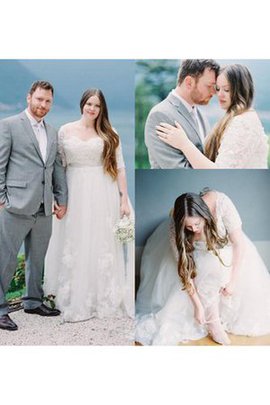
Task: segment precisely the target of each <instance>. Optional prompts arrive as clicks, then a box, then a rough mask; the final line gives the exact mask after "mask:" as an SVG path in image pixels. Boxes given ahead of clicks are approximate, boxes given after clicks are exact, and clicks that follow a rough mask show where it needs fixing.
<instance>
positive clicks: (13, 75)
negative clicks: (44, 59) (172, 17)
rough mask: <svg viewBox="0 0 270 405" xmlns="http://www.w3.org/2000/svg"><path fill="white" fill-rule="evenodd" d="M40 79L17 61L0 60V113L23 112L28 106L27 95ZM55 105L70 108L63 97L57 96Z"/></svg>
mask: <svg viewBox="0 0 270 405" xmlns="http://www.w3.org/2000/svg"><path fill="white" fill-rule="evenodd" d="M39 79H40V77H39V76H38V75H37V74H35V73H33V72H31V71H30V70H29V69H27V68H26V67H25V66H24V65H23V64H22V63H20V62H19V61H16V60H0V111H1V110H2V111H16V110H21V109H23V108H24V107H25V105H26V101H25V98H26V95H27V92H28V90H29V88H30V86H31V84H32V83H33V82H34V81H35V80H39ZM55 105H56V106H57V107H61V108H70V104H69V103H68V102H67V101H66V100H65V99H64V98H63V97H61V95H56V96H55Z"/></svg>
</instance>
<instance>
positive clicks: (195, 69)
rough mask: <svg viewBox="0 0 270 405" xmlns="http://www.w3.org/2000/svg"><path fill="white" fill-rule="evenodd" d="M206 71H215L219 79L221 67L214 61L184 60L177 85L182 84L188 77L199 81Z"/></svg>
mask: <svg viewBox="0 0 270 405" xmlns="http://www.w3.org/2000/svg"><path fill="white" fill-rule="evenodd" d="M205 69H210V70H213V71H214V72H215V75H216V77H217V75H218V73H219V69H220V66H219V64H218V63H217V62H216V61H214V59H184V60H183V61H182V63H181V66H180V68H179V71H178V77H177V85H178V86H179V85H180V84H182V83H183V81H184V80H185V78H186V77H187V76H192V77H195V78H196V79H199V77H200V76H202V75H203V72H204V71H205Z"/></svg>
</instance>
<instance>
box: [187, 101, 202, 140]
mask: <svg viewBox="0 0 270 405" xmlns="http://www.w3.org/2000/svg"><path fill="white" fill-rule="evenodd" d="M190 115H191V116H192V118H193V121H194V123H195V126H196V129H197V131H198V134H199V136H200V138H201V141H202V142H203V141H204V131H203V128H202V125H201V124H200V122H199V119H198V115H197V111H196V107H195V106H193V107H192V110H191V112H190Z"/></svg>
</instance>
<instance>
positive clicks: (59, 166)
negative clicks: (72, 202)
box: [53, 129, 68, 205]
mask: <svg viewBox="0 0 270 405" xmlns="http://www.w3.org/2000/svg"><path fill="white" fill-rule="evenodd" d="M62 135H63V134H62V130H61V129H60V131H59V135H58V148H57V154H56V158H55V162H54V170H53V193H54V198H55V200H56V202H57V203H58V204H59V205H67V201H68V188H67V180H66V170H65V166H66V160H65V158H64V156H63V153H64V152H63V147H62Z"/></svg>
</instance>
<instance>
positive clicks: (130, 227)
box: [113, 215, 135, 243]
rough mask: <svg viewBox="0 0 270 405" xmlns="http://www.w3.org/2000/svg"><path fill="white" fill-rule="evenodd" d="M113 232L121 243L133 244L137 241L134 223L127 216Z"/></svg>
mask: <svg viewBox="0 0 270 405" xmlns="http://www.w3.org/2000/svg"><path fill="white" fill-rule="evenodd" d="M113 231H114V234H115V237H116V239H117V240H118V241H119V242H122V243H125V242H131V241H133V240H134V239H135V229H134V222H133V221H132V220H131V219H129V218H128V217H127V216H125V215H124V217H123V218H121V219H120V221H119V222H118V224H116V225H115V226H114V229H113Z"/></svg>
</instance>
